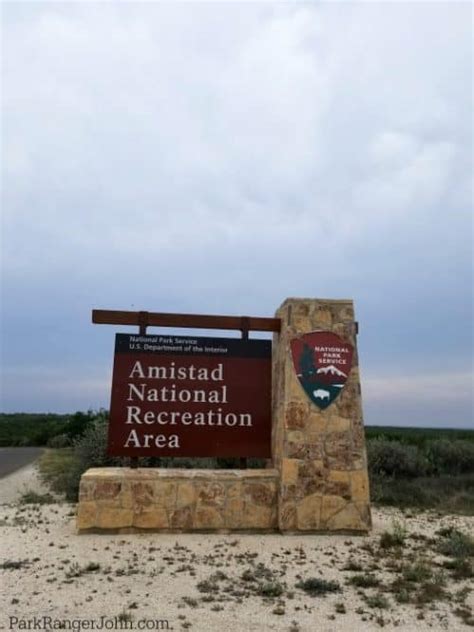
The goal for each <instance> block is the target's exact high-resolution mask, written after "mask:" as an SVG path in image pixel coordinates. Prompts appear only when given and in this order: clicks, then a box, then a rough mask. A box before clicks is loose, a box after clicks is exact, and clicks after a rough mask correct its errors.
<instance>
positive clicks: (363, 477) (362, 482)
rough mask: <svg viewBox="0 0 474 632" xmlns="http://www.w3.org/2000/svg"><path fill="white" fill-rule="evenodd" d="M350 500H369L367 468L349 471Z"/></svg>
mask: <svg viewBox="0 0 474 632" xmlns="http://www.w3.org/2000/svg"><path fill="white" fill-rule="evenodd" d="M350 483H351V495H352V500H355V501H357V502H366V503H368V502H369V477H368V474H367V470H366V469H365V468H364V469H361V470H353V471H351V472H350Z"/></svg>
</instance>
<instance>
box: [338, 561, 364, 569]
mask: <svg viewBox="0 0 474 632" xmlns="http://www.w3.org/2000/svg"><path fill="white" fill-rule="evenodd" d="M342 570H343V571H355V572H359V571H362V570H363V567H362V564H359V562H356V561H355V560H348V561H347V562H346V563H345V565H344V566H343V567H342Z"/></svg>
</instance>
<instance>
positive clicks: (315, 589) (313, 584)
mask: <svg viewBox="0 0 474 632" xmlns="http://www.w3.org/2000/svg"><path fill="white" fill-rule="evenodd" d="M296 587H297V588H301V590H304V591H305V593H308V595H311V596H312V597H316V596H318V595H325V594H326V593H329V592H340V590H341V586H340V584H339V582H336V581H330V580H327V579H321V578H320V577H308V579H305V580H301V581H299V582H297V584H296Z"/></svg>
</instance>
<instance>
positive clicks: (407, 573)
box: [402, 561, 433, 583]
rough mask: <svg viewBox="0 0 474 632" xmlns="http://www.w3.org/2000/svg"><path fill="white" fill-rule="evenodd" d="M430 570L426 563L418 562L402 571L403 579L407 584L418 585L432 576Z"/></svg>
mask: <svg viewBox="0 0 474 632" xmlns="http://www.w3.org/2000/svg"><path fill="white" fill-rule="evenodd" d="M432 574H433V573H432V570H431V568H430V567H429V566H428V565H427V564H426V562H423V561H419V562H416V563H415V564H412V565H411V566H407V567H405V568H404V569H403V570H402V575H403V578H404V579H405V580H406V581H407V582H414V583H420V582H423V581H426V580H427V579H429V578H430V577H431V576H432Z"/></svg>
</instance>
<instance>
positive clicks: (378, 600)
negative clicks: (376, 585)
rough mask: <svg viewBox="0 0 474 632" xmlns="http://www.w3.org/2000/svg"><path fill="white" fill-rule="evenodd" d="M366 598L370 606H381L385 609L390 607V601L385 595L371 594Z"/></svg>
mask: <svg viewBox="0 0 474 632" xmlns="http://www.w3.org/2000/svg"><path fill="white" fill-rule="evenodd" d="M365 600H366V603H367V605H368V606H369V608H380V609H384V610H385V609H387V608H389V607H390V602H389V600H388V599H387V597H384V595H370V596H369V597H366V599H365Z"/></svg>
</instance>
